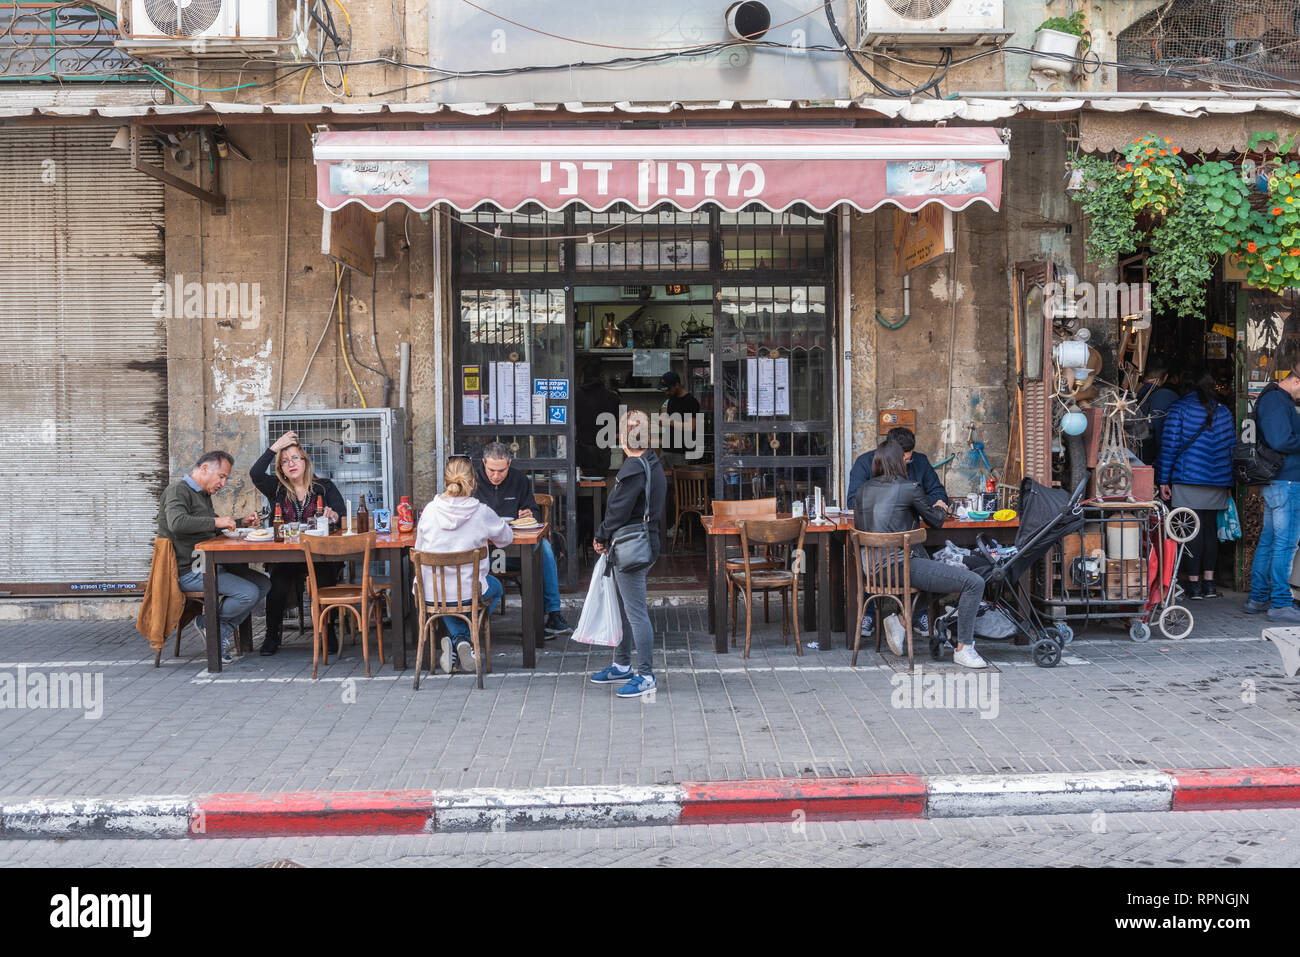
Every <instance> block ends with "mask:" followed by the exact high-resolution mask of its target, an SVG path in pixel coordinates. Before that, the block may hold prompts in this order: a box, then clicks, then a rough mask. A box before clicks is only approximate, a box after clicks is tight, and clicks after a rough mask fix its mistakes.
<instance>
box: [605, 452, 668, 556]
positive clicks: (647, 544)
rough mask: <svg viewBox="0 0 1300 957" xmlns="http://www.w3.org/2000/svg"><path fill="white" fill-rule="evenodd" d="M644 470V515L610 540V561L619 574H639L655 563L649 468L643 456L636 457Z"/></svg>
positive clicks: (620, 530) (625, 526)
mask: <svg viewBox="0 0 1300 957" xmlns="http://www.w3.org/2000/svg"><path fill="white" fill-rule="evenodd" d="M638 460H639V461H640V462H641V467H642V468H643V469H645V514H644V515H643V516H642V517H641V521H639V522H636V523H634V524H632V525H624V526H623V527H622V528H620V529H619V530H618V531H617V532H615V533H614V537H613V538H612V539H611V540H610V561H611V562H612V563H613V565H614V567H615V568H617V569H618V570H619V571H621V572H639V571H641V570H642V569H644V568H649V567H650V566H651V565H653V564H654V563H655V558H656V557H657V556H656V555H655V551H654V547H653V543H652V542H651V541H650V466H649V465H648V464H647V463H646V460H645V455H644V454H642V455H640V456H638Z"/></svg>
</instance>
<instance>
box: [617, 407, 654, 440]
mask: <svg viewBox="0 0 1300 957" xmlns="http://www.w3.org/2000/svg"><path fill="white" fill-rule="evenodd" d="M619 425H620V426H621V428H620V429H619V435H620V438H622V440H623V445H624V446H625V447H626V448H629V449H648V448H650V416H648V415H646V414H645V413H644V412H643V411H641V410H640V409H629V410H628V411H627V412H624V413H623V421H622V422H621V423H619Z"/></svg>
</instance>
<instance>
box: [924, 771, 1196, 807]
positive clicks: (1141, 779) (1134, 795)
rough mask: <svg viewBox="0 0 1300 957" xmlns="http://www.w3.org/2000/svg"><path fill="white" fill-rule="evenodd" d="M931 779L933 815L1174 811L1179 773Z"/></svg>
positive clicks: (946, 776)
mask: <svg viewBox="0 0 1300 957" xmlns="http://www.w3.org/2000/svg"><path fill="white" fill-rule="evenodd" d="M928 783H929V790H930V798H929V816H930V817H994V816H1003V815H1006V816H1021V815H1032V814H1083V813H1088V812H1091V811H1098V810H1100V811H1116V812H1119V811H1168V810H1170V809H1171V808H1172V807H1173V797H1174V778H1173V776H1172V775H1169V774H1166V773H1165V772H1163V771H1095V772H1085V773H1079V774H1006V775H1003V774H944V775H938V776H936V777H932V778H930V779H929V782H928Z"/></svg>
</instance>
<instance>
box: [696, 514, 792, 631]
mask: <svg viewBox="0 0 1300 957" xmlns="http://www.w3.org/2000/svg"><path fill="white" fill-rule="evenodd" d="M712 506H713V521H714V522H715V523H716V524H717V525H732V524H735V523H736V522H737V521H739V520H740V519H742V518H776V499H774V498H751V499H745V500H743V501H724V500H722V499H715V500H714V502H713V503H712ZM728 552H729V554H728V555H727V556H726V559H725V565H724V572H723V574H726V573H730V572H733V571H741V570H743V569H744V567H745V561H744V559H743V558H741V556H740V552H739V551H737V550H735V549H728ZM767 552H768V550H767V549H764V557H763V558H754V557H751V559H750V561H751V563H752V564H753V566H754V567H755V568H776V567H779V563H777V562H774V561H773V560H772V558H771V556H770V555H768V554H767ZM726 581H727V600H728V601H730V602H731V603H732V605H733V606H734V605H735V601H734V597H733V595H732V590H733V588H734V587H735V583H734V582H732V580H731V577H730V575H729V574H727V578H726ZM768 597H769V593H768V592H763V623H764V624H766V623H767V622H768V621H769V620H770V619H769V617H768ZM733 620H734V619H733ZM731 643H732V645H733V646H734V645H735V643H736V642H735V640H734V638H733V640H732V642H731Z"/></svg>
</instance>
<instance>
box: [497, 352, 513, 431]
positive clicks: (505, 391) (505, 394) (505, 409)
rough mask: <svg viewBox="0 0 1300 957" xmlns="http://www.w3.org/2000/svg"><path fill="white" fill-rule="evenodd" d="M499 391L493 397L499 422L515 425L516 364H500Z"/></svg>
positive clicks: (498, 364) (498, 372)
mask: <svg viewBox="0 0 1300 957" xmlns="http://www.w3.org/2000/svg"><path fill="white" fill-rule="evenodd" d="M496 367H497V391H496V395H494V396H493V399H494V400H495V402H494V405H495V406H496V416H497V421H498V422H500V423H501V424H502V425H514V424H515V364H514V363H513V362H498V363H496Z"/></svg>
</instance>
